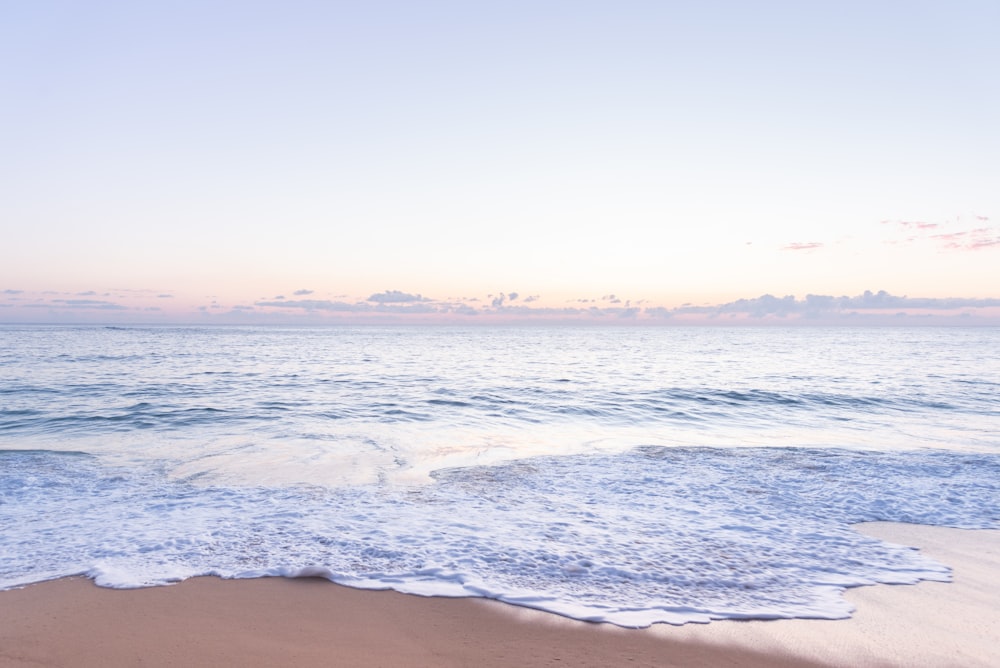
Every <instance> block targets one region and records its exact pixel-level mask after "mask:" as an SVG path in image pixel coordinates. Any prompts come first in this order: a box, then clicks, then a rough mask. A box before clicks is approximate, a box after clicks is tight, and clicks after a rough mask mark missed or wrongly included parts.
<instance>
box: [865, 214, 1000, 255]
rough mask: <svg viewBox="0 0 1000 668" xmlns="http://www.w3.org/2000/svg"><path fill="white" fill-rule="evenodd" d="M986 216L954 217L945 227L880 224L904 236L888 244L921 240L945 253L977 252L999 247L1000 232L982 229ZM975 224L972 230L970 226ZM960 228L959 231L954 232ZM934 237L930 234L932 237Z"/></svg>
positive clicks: (895, 222) (911, 222) (908, 222)
mask: <svg viewBox="0 0 1000 668" xmlns="http://www.w3.org/2000/svg"><path fill="white" fill-rule="evenodd" d="M989 220H990V219H989V217H988V216H979V215H976V216H971V217H970V216H955V217H954V218H953V219H950V220H948V221H947V222H944V223H931V222H925V221H918V220H883V221H882V224H883V225H891V226H894V227H895V228H897V229H898V230H899V231H900V232H902V233H904V234H905V236H903V237H902V238H901V239H891V240H889V241H888V242H887V243H891V244H899V243H906V244H909V243H913V242H915V241H918V240H920V239H926V240H929V241H932V242H934V243H936V244H938V246H939V247H940V248H942V249H944V250H952V251H979V250H983V249H986V248H994V247H998V246H1000V228H998V227H987V226H983V225H982V223H985V222H989ZM971 221H975V222H974V223H973V224H974V225H976V227H972V226H971V225H970V224H969V223H970V222H971ZM955 228H959V229H955ZM932 233H933V234H932Z"/></svg>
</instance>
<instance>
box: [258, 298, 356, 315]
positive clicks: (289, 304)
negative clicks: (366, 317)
mask: <svg viewBox="0 0 1000 668" xmlns="http://www.w3.org/2000/svg"><path fill="white" fill-rule="evenodd" d="M254 306H260V307H264V308H268V307H270V308H282V309H304V310H306V311H337V312H344V313H357V312H365V311H371V310H372V306H371V305H370V304H349V303H347V302H338V301H331V300H329V299H290V300H287V301H261V302H254Z"/></svg>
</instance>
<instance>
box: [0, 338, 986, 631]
mask: <svg viewBox="0 0 1000 668" xmlns="http://www.w3.org/2000/svg"><path fill="white" fill-rule="evenodd" d="M874 520H885V521H895V522H913V523H921V524H933V525H941V526H951V527H962V528H970V529H976V528H1000V329H997V328H958V327H956V328H932V327H926V328H902V327H900V328H820V327H796V328H779V327H744V328H723V327H645V328H643V327H631V328H629V327H622V328H617V327H542V326H531V327H486V326H482V327H425V326H421V327H415V326H414V327H408V326H394V327H325V328H319V327H317V328H275V327H269V328H263V327H259V328H258V327H175V328H170V327H124V328H118V327H96V326H88V327H76V326H61V327H55V326H37V327H35V326H5V327H0V589H2V588H12V587H18V586H22V585H25V584H28V583H33V582H38V581H42V580H47V579H52V578H59V577H64V576H70V575H85V576H87V577H90V578H93V579H94V580H95V581H96V583H97V584H99V585H101V586H106V587H119V588H128V587H146V586H161V585H169V584H170V583H175V582H178V581H181V580H184V579H186V578H191V577H195V576H199V575H217V576H221V577H226V578H254V577H266V576H285V577H306V576H320V577H325V578H328V579H330V580H333V581H335V582H338V583H342V584H345V585H348V586H353V587H361V588H372V589H395V590H398V591H401V592H406V593H413V594H421V595H439V596H482V597H488V598H494V599H499V600H502V601H506V602H509V603H513V604H516V605H521V606H527V607H531V608H536V609H540V610H547V611H551V612H554V613H557V614H560V615H565V616H569V617H573V618H576V619H582V620H591V621H601V622H611V623H614V624H618V625H621V626H627V627H641V626H647V625H649V624H653V623H659V622H666V623H671V624H683V623H687V622H708V621H710V620H715V619H746V618H754V619H773V618H822V619H837V618H843V617H846V616H849V615H850V613H851V606H850V605H849V604H848V603H847V602H846V601H845V600H844V598H843V596H842V593H843V591H844V589H845V588H848V587H855V586H860V585H870V584H875V583H914V582H917V581H920V580H940V581H947V580H948V579H949V578H950V570H949V568H948V567H947V565H945V564H941V563H937V562H935V561H933V560H932V559H930V558H928V557H925V556H923V555H921V554H920V553H919V552H918V551H916V550H914V549H911V548H908V547H905V546H900V545H892V544H888V543H884V542H881V541H879V540H876V539H873V538H869V537H866V536H863V535H861V534H859V533H858V532H856V531H855V530H854V529H852V526H851V525H852V524H855V523H858V522H865V521H874Z"/></svg>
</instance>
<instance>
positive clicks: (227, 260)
mask: <svg viewBox="0 0 1000 668" xmlns="http://www.w3.org/2000/svg"><path fill="white" fill-rule="evenodd" d="M998 26H1000V3H998V2H996V1H995V0H984V1H979V2H977V1H968V0H955V1H952V2H940V1H935V2H922V1H920V0H912V1H910V0H908V1H902V0H900V1H889V0H866V1H863V2H855V1H853V0H846V1H839V2H801V1H798V0H796V1H767V0H764V1H758V2H747V1H739V2H736V1H732V2H729V1H713V0H706V1H704V2H686V1H685V2H680V1H671V0H657V1H651V2H644V1H629V0H619V1H616V2H590V1H587V0H576V1H573V2H557V1H553V2H546V1H544V0H533V1H532V2H519V1H517V0H508V1H505V2H491V1H483V2H435V1H427V2H414V1H407V2H386V1H379V0H374V1H372V2H364V3H359V2H336V1H333V0H328V1H325V2H307V1H299V0H287V1H282V2H255V1H252V0H244V1H240V2H236V1H232V2H222V1H212V0H201V1H198V2H187V1H184V0H180V1H173V2H132V1H128V2H105V1H101V0H91V1H88V2H76V1H71V2H53V1H49V0H35V1H32V2H19V1H16V0H0V90H2V101H3V103H2V104H0V323H21V322H69V323H74V322H109V323H119V322H120V323H128V322H135V323H155V322H161V323H201V322H205V323H240V322H245V323H276V324H284V323H324V322H331V323H337V322H462V323H465V322H468V323H473V322H535V321H538V322H556V321H559V322H561V321H573V322H596V323H605V322H611V323H633V322H635V323H695V322H713V323H723V324H729V323H743V322H754V323H758V322H766V323H772V322H773V323H779V324H781V323H792V322H810V323H833V322H851V323H863V322H871V323H876V324H881V323H886V322H895V323H898V322H904V323H920V322H927V323H933V324H942V323H951V322H955V323H977V324H994V325H996V324H1000V123H998V122H997V120H996V119H998V118H1000V40H997V39H996V30H997V27H998Z"/></svg>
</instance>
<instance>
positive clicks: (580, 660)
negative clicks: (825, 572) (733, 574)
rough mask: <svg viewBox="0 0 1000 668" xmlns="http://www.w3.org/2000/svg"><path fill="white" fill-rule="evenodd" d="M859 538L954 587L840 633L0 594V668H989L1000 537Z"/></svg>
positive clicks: (330, 587)
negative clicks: (915, 559) (909, 553)
mask: <svg viewBox="0 0 1000 668" xmlns="http://www.w3.org/2000/svg"><path fill="white" fill-rule="evenodd" d="M859 530H861V531H864V532H865V533H868V534H869V535H873V536H876V537H879V538H882V539H884V540H889V541H891V542H895V543H900V544H904V545H913V546H918V547H920V548H921V549H922V550H923V552H924V553H926V554H928V555H929V556H931V557H933V558H935V559H938V560H939V561H942V562H944V563H946V564H948V565H950V566H951V567H952V568H953V569H954V582H952V583H947V584H945V583H936V582H924V583H920V584H919V585H899V586H888V585H879V586H874V587H862V588H858V589H853V590H850V591H848V592H847V594H846V596H847V598H848V599H849V600H850V601H851V602H852V603H853V604H854V605H855V606H856V608H857V610H856V612H855V615H854V617H853V618H852V619H850V620H840V621H825V620H780V621H766V622H765V621H752V622H735V621H720V622H713V623H711V624H708V625H692V624H689V625H686V626H682V627H674V626H667V625H656V626H654V627H652V628H650V629H644V630H626V629H620V628H617V627H614V626H610V625H607V624H588V623H584V622H576V621H572V620H568V619H563V618H561V617H557V616H554V615H550V614H547V613H542V612H537V611H532V610H527V609H522V608H516V607H512V606H509V605H505V604H502V603H497V602H495V601H488V600H483V599H445V598H422V597H417V596H408V595H403V594H397V593H395V592H388V591H381V592H375V591H362V590H355V589H350V588H346V587H341V586H338V585H335V584H332V583H330V582H327V581H325V580H314V579H300V580H286V579H281V578H263V579H256V580H220V579H218V578H194V579H191V580H187V581H185V582H183V583H181V584H179V585H175V586H172V587H154V588H149V589H132V590H112V589H102V588H100V587H97V586H95V585H93V583H91V582H90V581H89V580H86V579H83V578H66V579H62V580H56V581H52V582H45V583H40V584H36V585H31V586H28V587H24V588H22V589H16V590H10V591H5V592H0V665H2V666H67V667H68V666H74V667H75V666H81V667H87V666H139V665H141V666H219V665H240V666H384V667H390V666H476V667H477V668H489V667H491V666H619V665H628V666H806V667H808V666H996V665H1000V531H963V530H959V529H943V528H939V527H924V526H913V525H902V524H890V523H872V524H867V525H863V526H861V527H859Z"/></svg>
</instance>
